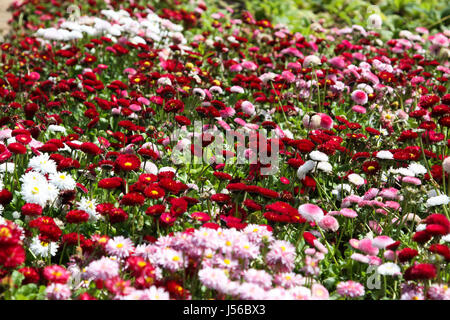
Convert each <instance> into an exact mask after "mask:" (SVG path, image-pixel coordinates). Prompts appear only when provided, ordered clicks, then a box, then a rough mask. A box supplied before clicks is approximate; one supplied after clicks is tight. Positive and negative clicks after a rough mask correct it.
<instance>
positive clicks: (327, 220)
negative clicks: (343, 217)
mask: <svg viewBox="0 0 450 320" xmlns="http://www.w3.org/2000/svg"><path fill="white" fill-rule="evenodd" d="M319 226H320V227H321V228H322V229H325V230H328V231H333V232H336V231H337V230H338V229H339V222H338V221H337V220H336V218H334V217H333V216H330V215H326V216H325V217H323V219H322V220H320V221H319Z"/></svg>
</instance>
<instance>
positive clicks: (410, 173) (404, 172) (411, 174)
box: [397, 168, 415, 177]
mask: <svg viewBox="0 0 450 320" xmlns="http://www.w3.org/2000/svg"><path fill="white" fill-rule="evenodd" d="M397 172H398V173H400V174H401V175H402V176H406V177H414V176H415V174H414V172H413V171H411V170H409V169H407V168H399V169H398V170H397Z"/></svg>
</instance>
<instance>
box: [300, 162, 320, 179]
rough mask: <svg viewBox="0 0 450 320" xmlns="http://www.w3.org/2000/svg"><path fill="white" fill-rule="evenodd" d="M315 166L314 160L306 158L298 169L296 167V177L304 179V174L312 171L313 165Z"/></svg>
mask: <svg viewBox="0 0 450 320" xmlns="http://www.w3.org/2000/svg"><path fill="white" fill-rule="evenodd" d="M315 166H316V162H314V161H312V160H308V161H306V162H305V163H304V164H302V165H301V166H300V167H299V168H298V169H297V177H298V178H299V179H300V180H303V179H305V177H306V174H308V173H309V172H310V171H312V170H313V169H314V167H315Z"/></svg>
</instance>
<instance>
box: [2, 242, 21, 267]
mask: <svg viewBox="0 0 450 320" xmlns="http://www.w3.org/2000/svg"><path fill="white" fill-rule="evenodd" d="M24 262H25V250H24V249H23V248H22V246H20V245H11V246H7V247H3V248H2V250H0V265H2V266H3V267H5V268H16V267H17V266H20V265H21V264H22V263H24Z"/></svg>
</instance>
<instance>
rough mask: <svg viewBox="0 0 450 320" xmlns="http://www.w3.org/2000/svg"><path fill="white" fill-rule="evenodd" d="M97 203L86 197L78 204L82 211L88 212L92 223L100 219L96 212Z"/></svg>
mask: <svg viewBox="0 0 450 320" xmlns="http://www.w3.org/2000/svg"><path fill="white" fill-rule="evenodd" d="M96 206H97V202H96V201H95V199H93V200H92V199H89V198H86V197H83V198H81V200H80V201H79V202H78V203H77V207H78V209H80V210H83V211H86V212H87V213H89V219H90V220H91V221H96V220H98V218H99V217H100V215H99V214H98V213H97V210H96Z"/></svg>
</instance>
